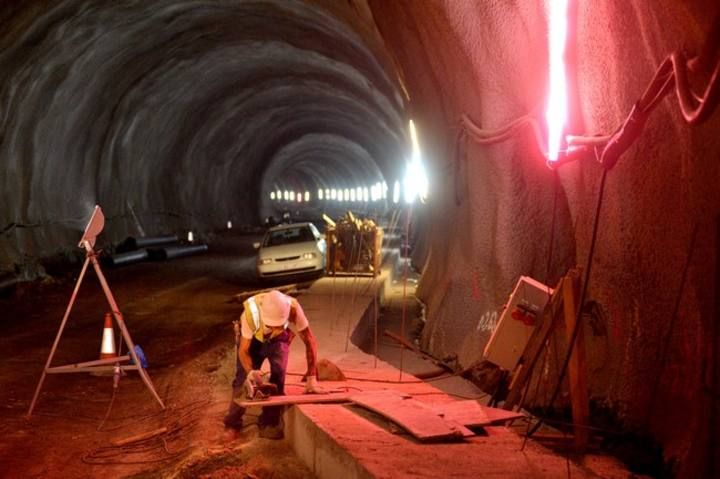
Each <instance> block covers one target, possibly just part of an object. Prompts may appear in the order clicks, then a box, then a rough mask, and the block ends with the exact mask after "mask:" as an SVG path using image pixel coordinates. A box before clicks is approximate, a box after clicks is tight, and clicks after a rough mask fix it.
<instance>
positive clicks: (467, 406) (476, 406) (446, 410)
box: [433, 399, 525, 427]
mask: <svg viewBox="0 0 720 479" xmlns="http://www.w3.org/2000/svg"><path fill="white" fill-rule="evenodd" d="M433 410H434V411H435V412H436V413H437V414H438V415H439V416H441V417H442V418H444V419H446V420H449V421H455V422H456V423H458V424H461V425H463V426H467V427H479V426H489V425H491V424H498V423H503V422H505V421H509V420H512V419H518V418H522V417H525V416H523V415H522V414H520V413H516V412H512V411H506V410H504V409H496V408H493V407H487V406H483V405H482V404H480V403H478V402H477V401H475V400H472V399H470V400H467V401H453V402H450V403H447V404H441V405H437V406H433Z"/></svg>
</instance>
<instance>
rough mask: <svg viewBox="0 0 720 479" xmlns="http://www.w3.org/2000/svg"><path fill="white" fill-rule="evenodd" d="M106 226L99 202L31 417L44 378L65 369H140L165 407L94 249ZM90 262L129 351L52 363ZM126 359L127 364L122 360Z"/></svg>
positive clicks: (83, 239) (33, 404)
mask: <svg viewBox="0 0 720 479" xmlns="http://www.w3.org/2000/svg"><path fill="white" fill-rule="evenodd" d="M104 226H105V216H104V215H103V212H102V209H101V208H100V207H99V206H95V210H94V211H93V214H92V217H91V218H90V221H89V222H88V224H87V226H86V228H85V233H84V234H83V236H82V239H81V240H80V243H79V244H78V246H79V247H81V248H85V251H86V256H85V263H84V264H83V267H82V271H81V272H80V276H79V277H78V280H77V283H75V289H74V290H73V293H72V296H71V297H70V303H69V304H68V307H67V309H66V310H65V316H64V317H63V320H62V323H61V324H60V329H59V330H58V332H57V336H55V342H54V343H53V346H52V349H51V350H50V355H49V356H48V359H47V362H46V363H45V369H44V370H43V373H42V376H40V381H39V382H38V385H37V388H35V395H34V396H33V399H32V402H31V403H30V409H29V410H28V413H27V417H30V415H32V412H33V409H34V408H35V403H36V402H37V399H38V396H39V395H40V390H41V389H42V385H43V382H44V381H45V376H46V375H47V374H62V373H87V372H97V371H116V370H119V371H130V370H136V371H137V372H138V373H139V374H140V377H141V378H142V380H143V382H144V383H145V385H146V386H147V388H148V389H149V390H150V392H151V393H152V395H153V396H154V397H155V399H156V400H157V402H158V403H159V404H160V407H161V408H163V409H165V404H163V402H162V399H160V396H158V394H157V392H156V391H155V387H154V386H153V383H152V381H151V380H150V376H149V375H148V373H147V371H145V368H143V366H142V363H141V362H140V360H139V358H138V356H137V353H136V352H135V343H133V341H132V338H131V337H130V333H129V332H128V330H127V327H126V326H125V321H124V320H123V317H122V314H121V313H120V310H119V309H118V306H117V303H116V302H115V298H114V297H113V295H112V292H111V291H110V287H109V286H108V284H107V281H106V280H105V276H104V275H103V273H102V270H101V269H100V264H99V263H98V260H97V254H96V253H95V250H93V247H94V246H95V238H96V237H97V235H99V234H100V232H101V231H102V230H103V227H104ZM90 263H92V265H93V268H95V273H96V274H97V277H98V279H99V280H100V284H101V285H102V289H103V291H104V292H105V297H106V298H107V301H108V304H109V305H110V310H111V311H112V315H113V317H114V318H115V322H116V323H117V325H118V328H120V332H121V333H122V337H123V340H124V341H125V343H126V344H127V348H128V354H126V355H124V356H118V357H114V358H106V359H98V360H95V361H86V362H83V363H75V364H68V365H65V366H54V367H50V363H52V359H53V356H54V355H55V351H56V349H57V346H58V343H59V342H60V337H61V336H62V333H63V329H65V323H67V320H68V317H69V316H70V310H71V309H72V307H73V304H74V303H75V298H76V297H77V293H78V291H79V290H80V284H81V283H82V281H83V278H84V277H85V272H86V271H87V268H88V265H89V264H90ZM130 361H132V363H129V362H130ZM126 362H127V364H121V363H126Z"/></svg>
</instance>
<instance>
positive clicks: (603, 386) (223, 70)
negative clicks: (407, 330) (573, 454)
mask: <svg viewBox="0 0 720 479" xmlns="http://www.w3.org/2000/svg"><path fill="white" fill-rule="evenodd" d="M558 8H559V9H560V10H559V11H560V13H557V12H558ZM558 31H561V32H562V33H564V35H563V36H562V37H560V38H561V39H560V40H559V41H560V42H561V43H559V44H557V43H553V42H554V41H556V36H557V35H558ZM0 45H1V48H0V114H1V115H0V124H1V125H2V127H1V128H0V132H1V133H0V134H1V135H2V136H1V137H0V185H2V187H1V189H0V284H2V285H3V287H9V286H8V285H20V284H41V283H43V282H47V281H48V280H49V279H50V278H52V277H53V276H55V275H61V272H62V271H76V270H77V269H78V268H79V265H80V264H81V263H82V260H83V258H84V252H83V251H82V249H80V248H78V247H77V242H78V239H79V237H80V235H81V234H82V232H83V228H84V227H85V225H86V223H87V221H88V218H89V216H90V214H91V212H92V210H93V207H94V206H95V205H100V206H101V207H102V209H103V212H104V214H105V219H106V223H105V230H104V232H103V241H104V244H105V245H107V246H106V247H107V248H108V249H109V250H112V249H113V248H114V247H115V246H117V245H119V244H120V243H121V242H122V241H123V240H125V238H127V237H128V236H130V237H139V236H159V235H167V234H174V235H178V236H179V237H180V238H183V239H184V238H185V236H186V235H187V233H188V232H193V233H194V235H195V237H196V238H198V237H199V238H201V239H203V240H206V241H207V243H208V244H209V247H210V248H212V247H213V243H212V241H213V238H215V237H217V235H219V234H222V232H223V231H226V230H228V229H230V228H232V229H233V230H234V231H237V230H251V229H253V228H259V227H261V226H262V225H264V224H267V221H268V218H276V219H279V218H280V217H282V216H283V215H284V214H287V215H291V216H297V217H306V218H308V217H313V218H318V219H319V217H320V216H321V215H322V213H326V214H327V215H328V216H331V217H336V216H338V215H341V214H343V213H344V212H345V211H346V210H348V209H354V210H359V209H361V210H362V211H364V212H366V213H368V214H374V215H377V216H383V215H391V214H393V212H399V213H398V214H400V215H401V216H402V217H403V218H404V219H403V220H401V225H405V226H403V227H401V228H400V229H402V230H403V231H402V233H403V237H404V238H405V241H406V244H407V245H408V248H409V249H411V252H410V253H409V254H411V257H412V264H413V265H414V268H415V269H416V271H417V273H418V274H419V283H418V287H417V293H416V296H417V299H418V300H419V301H420V302H422V304H423V307H424V318H425V320H424V328H423V330H422V333H421V334H420V336H419V343H418V344H419V346H420V347H421V348H422V349H423V350H424V351H426V352H428V353H430V354H432V355H434V356H435V357H438V358H452V361H454V363H455V364H456V365H457V367H458V368H461V369H468V368H470V367H472V366H473V365H476V364H478V362H480V361H482V359H483V350H484V348H485V347H486V345H487V344H488V341H489V340H490V337H491V334H492V330H493V327H494V326H495V325H496V322H497V318H498V316H499V315H500V314H501V313H502V311H503V306H504V305H505V303H506V301H507V298H508V295H509V294H510V292H511V291H512V290H513V287H514V286H515V284H516V283H517V282H518V279H519V278H520V277H521V276H527V277H532V278H534V279H535V280H537V281H539V282H541V283H543V284H545V285H548V286H550V287H555V286H556V285H557V284H558V282H559V281H560V280H561V279H562V278H563V277H564V276H565V275H566V274H567V272H568V271H569V270H570V269H571V268H575V267H577V268H578V271H579V273H578V274H579V277H580V279H581V282H580V285H581V286H580V294H579V299H580V304H579V311H580V313H579V314H578V318H579V319H578V324H580V327H578V332H577V333H576V334H577V335H579V336H581V337H583V339H584V344H585V349H586V350H585V354H586V365H587V371H588V373H587V376H588V379H587V389H588V396H589V403H590V414H591V424H593V425H594V426H593V427H597V428H601V429H612V430H613V431H616V433H617V434H616V435H617V436H618V437H622V438H624V440H625V441H626V442H635V443H642V444H644V445H645V446H646V447H645V448H644V450H645V451H646V452H644V453H643V454H646V455H650V456H652V461H654V462H655V463H657V464H660V466H658V467H659V469H656V470H662V471H664V472H663V473H662V474H665V476H662V474H661V473H657V474H658V477H660V476H662V477H717V476H718V475H720V464H718V460H717V457H718V454H717V439H716V436H717V434H718V427H717V426H718V424H719V421H720V419H719V418H718V414H717V404H718V394H719V393H718V390H717V389H718V378H719V377H720V372H718V362H719V358H718V352H717V348H718V340H719V339H720V337H719V330H718V324H719V322H720V301H719V300H718V298H719V297H720V187H719V186H718V185H720V134H718V133H719V132H720V114H718V112H717V108H716V107H717V103H718V95H719V94H720V93H719V92H718V90H719V89H720V85H718V78H717V77H718V65H720V63H719V62H720V57H719V52H720V7H719V6H718V4H717V2H713V1H710V0H689V1H685V2H677V1H673V0H657V1H653V2H644V1H641V0H628V1H624V2H616V1H612V0H598V1H593V2H583V1H579V0H524V1H522V2H482V1H481V2H478V1H471V0H247V1H245V0H234V1H233V0H195V1H188V0H152V1H140V0H129V1H125V2H102V1H98V0H57V1H47V0H29V1H25V2H4V4H3V5H2V6H1V7H0ZM553 45H554V46H553ZM557 45H560V47H558V46H557ZM558 48H560V50H557V49H558ZM558 52H559V53H558ZM558 62H559V63H558ZM558 65H561V66H560V67H558ZM557 68H561V70H560V71H561V73H559V74H558V73H557V72H558V70H557ZM557 75H560V76H559V77H558V76H557ZM558 78H560V79H561V81H562V85H561V86H560V87H558V86H557V84H556V83H554V82H556V81H559V80H558ZM556 88H559V89H558V90H555V89H556ZM558 92H559V95H560V100H557V98H556V97H555V96H554V95H555V94H557V93H558ZM556 101H560V102H561V103H559V104H560V105H564V106H561V107H559V108H560V110H561V112H562V113H564V114H565V116H564V118H563V120H562V121H563V122H562V123H560V124H559V126H558V125H557V124H555V123H553V121H555V120H553V119H548V118H550V116H546V112H547V111H548V110H550V109H551V107H553V106H554V105H555V103H553V102H556ZM411 121H412V124H413V127H411V126H410V122H411ZM414 129H416V132H414V131H413V130H414ZM553 135H554V136H553ZM413 137H416V139H417V141H415V142H414V141H413ZM418 148H419V152H418ZM416 158H420V159H421V161H422V165H423V167H424V171H425V175H426V178H427V183H428V187H427V192H426V194H424V196H423V198H422V201H421V199H420V198H417V199H416V201H415V202H413V203H408V202H406V201H404V198H399V199H398V198H396V197H395V196H396V195H395V194H394V193H395V192H396V191H395V190H396V189H397V188H398V187H399V188H400V190H401V192H402V193H405V192H406V190H407V189H412V188H416V189H417V187H418V185H417V182H418V181H420V180H417V179H409V180H408V176H407V172H408V171H409V169H411V165H412V164H413V161H414V159H416ZM413 182H415V183H413ZM396 185H398V186H396ZM350 194H352V201H351V200H350V199H351V196H350ZM363 196H364V200H363V199H362V197H363ZM320 221H321V220H320ZM405 221H406V222H407V223H405ZM9 301H29V299H28V298H27V297H26V296H25V297H19V299H13V297H11V299H10V300H9ZM22 321H23V318H22V317H12V318H8V317H5V316H4V315H3V318H2V321H1V322H3V323H10V322H12V323H13V324H15V323H18V322H22ZM560 353H562V351H561V352H560ZM568 356H569V354H568ZM544 361H545V362H544V368H545V369H544V372H543V373H542V375H541V377H542V378H544V380H542V381H538V382H537V384H538V387H537V391H536V392H535V393H534V395H533V396H532V397H529V399H528V404H527V407H528V408H529V409H532V410H534V411H544V413H547V412H548V411H553V410H554V411H555V412H556V413H557V414H559V415H562V411H563V410H567V408H569V402H568V398H567V394H566V393H565V392H563V391H560V393H559V394H558V391H555V390H554V389H555V388H554V386H555V383H556V382H557V380H558V376H559V375H560V370H561V369H562V367H563V357H562V354H560V355H559V357H558V356H556V357H554V358H552V357H549V358H546V359H545V360H544ZM647 451H650V452H647ZM638 454H639V453H638Z"/></svg>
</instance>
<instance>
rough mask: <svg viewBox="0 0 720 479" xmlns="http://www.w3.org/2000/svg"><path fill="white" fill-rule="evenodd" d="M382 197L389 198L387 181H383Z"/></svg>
mask: <svg viewBox="0 0 720 479" xmlns="http://www.w3.org/2000/svg"><path fill="white" fill-rule="evenodd" d="M382 188H383V189H382V197H383V199H385V198H387V192H388V185H387V183H386V182H384V181H383V182H382Z"/></svg>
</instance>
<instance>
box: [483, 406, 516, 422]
mask: <svg viewBox="0 0 720 479" xmlns="http://www.w3.org/2000/svg"><path fill="white" fill-rule="evenodd" d="M482 408H483V409H484V410H485V414H487V417H488V419H490V421H491V422H492V423H493V424H499V423H504V422H507V421H511V420H513V419H522V418H524V417H525V415H524V414H522V413H519V412H513V411H506V410H505V409H498V408H496V407H487V406H482Z"/></svg>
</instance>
